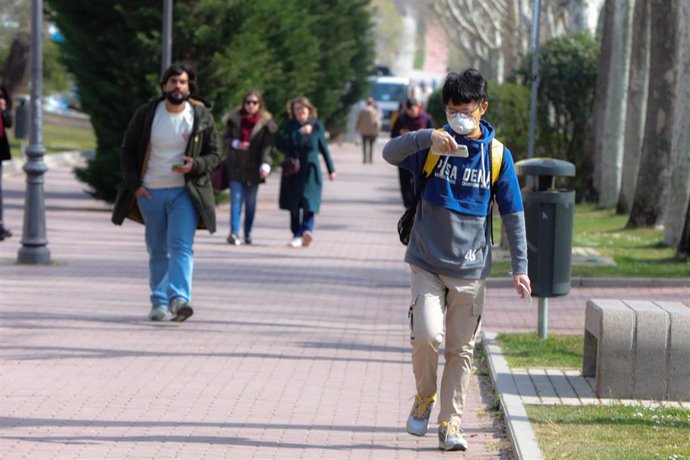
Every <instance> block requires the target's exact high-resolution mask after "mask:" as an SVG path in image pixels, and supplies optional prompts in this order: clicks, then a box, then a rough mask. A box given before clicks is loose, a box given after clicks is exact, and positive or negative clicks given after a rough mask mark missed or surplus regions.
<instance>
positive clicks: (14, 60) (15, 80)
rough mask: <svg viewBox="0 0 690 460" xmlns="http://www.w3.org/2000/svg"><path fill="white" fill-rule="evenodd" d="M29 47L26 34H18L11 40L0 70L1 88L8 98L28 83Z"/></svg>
mask: <svg viewBox="0 0 690 460" xmlns="http://www.w3.org/2000/svg"><path fill="white" fill-rule="evenodd" d="M29 45H30V36H29V34H28V33H27V32H19V33H17V35H16V36H15V37H14V40H12V44H11V45H10V52H9V54H8V56H7V60H6V61H5V66H4V67H3V69H2V77H3V78H2V86H4V87H5V89H6V90H7V92H8V93H9V94H10V96H13V95H14V94H15V93H17V92H19V91H21V90H23V89H24V87H25V86H26V84H27V82H28V81H29V51H30V50H29Z"/></svg>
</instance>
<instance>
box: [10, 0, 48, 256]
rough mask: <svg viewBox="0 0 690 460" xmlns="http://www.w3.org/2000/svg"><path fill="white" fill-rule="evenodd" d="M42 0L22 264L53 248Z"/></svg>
mask: <svg viewBox="0 0 690 460" xmlns="http://www.w3.org/2000/svg"><path fill="white" fill-rule="evenodd" d="M42 71H43V0H32V1H31V101H30V102H31V132H30V136H29V147H28V148H27V149H26V156H27V160H26V163H25V164H24V167H23V168H22V169H24V172H25V173H26V193H25V196H24V228H23V233H22V241H21V244H22V247H21V248H20V249H19V252H18V257H17V262H19V263H20V264H36V265H38V264H49V263H50V251H49V250H48V240H47V239H46V214H45V204H44V196H43V183H44V173H45V172H46V171H47V170H48V167H47V166H46V164H45V162H44V161H43V155H44V154H45V148H44V147H43V144H42V132H41V130H42V127H43V124H42V120H41V94H42V92H43V74H42Z"/></svg>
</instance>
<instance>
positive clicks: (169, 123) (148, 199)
mask: <svg viewBox="0 0 690 460" xmlns="http://www.w3.org/2000/svg"><path fill="white" fill-rule="evenodd" d="M160 87H161V90H162V92H163V95H162V96H161V97H156V98H154V99H151V100H150V101H148V102H146V103H145V104H144V105H142V106H141V107H139V109H137V111H136V112H135V113H134V116H133V117H132V120H131V121H130V122H129V126H128V127H127V132H126V133H125V137H124V140H123V142H122V176H123V181H124V184H123V185H124V187H123V188H122V190H121V192H120V194H119V196H118V199H117V201H116V203H115V209H114V210H113V223H115V224H117V225H120V224H122V222H123V221H124V219H125V217H131V215H130V214H128V212H129V211H130V210H131V208H130V204H131V203H132V197H135V198H136V205H137V206H138V211H139V212H140V214H141V217H142V218H143V223H144V224H145V226H146V231H145V238H146V249H147V251H148V254H149V286H150V288H151V305H152V306H151V312H150V313H149V319H151V320H152V321H166V320H170V319H172V320H173V321H184V320H186V319H187V318H189V317H190V316H192V314H193V313H194V310H193V309H192V306H191V304H190V302H191V300H192V271H193V268H194V259H193V251H192V245H193V243H194V233H195V231H196V229H197V228H205V229H207V230H208V231H209V232H210V233H213V232H215V230H216V214H215V200H214V193H213V188H212V186H211V181H210V179H209V173H210V172H211V171H212V170H213V169H214V168H215V167H216V166H217V165H218V164H219V163H220V161H221V155H220V151H219V148H218V136H217V134H216V129H215V122H214V120H213V116H212V115H211V112H209V110H208V109H207V107H205V105H204V104H203V103H202V102H200V101H199V100H196V99H192V98H191V96H192V95H193V94H194V93H195V91H196V80H195V73H194V71H193V70H192V68H191V67H190V66H189V65H187V64H180V63H175V64H172V65H171V66H170V67H168V68H167V69H166V70H165V72H163V76H162V78H161V81H160ZM135 210H136V208H135Z"/></svg>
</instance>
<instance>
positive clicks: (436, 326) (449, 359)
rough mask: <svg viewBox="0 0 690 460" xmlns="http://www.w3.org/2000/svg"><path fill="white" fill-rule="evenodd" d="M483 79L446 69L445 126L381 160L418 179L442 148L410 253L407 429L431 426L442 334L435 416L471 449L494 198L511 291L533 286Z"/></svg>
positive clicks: (451, 444) (397, 142)
mask: <svg viewBox="0 0 690 460" xmlns="http://www.w3.org/2000/svg"><path fill="white" fill-rule="evenodd" d="M487 86H488V84H487V81H486V79H485V78H484V76H483V75H482V74H481V73H479V72H478V71H477V70H474V69H470V70H467V71H465V72H464V73H462V74H458V73H455V72H451V73H449V74H448V76H447V77H446V81H445V83H444V85H443V90H442V97H443V103H444V104H445V106H446V118H447V121H448V123H447V124H446V125H445V126H444V127H443V128H442V129H439V130H433V129H421V130H418V131H414V132H410V133H407V134H403V135H402V136H400V137H397V138H395V139H391V140H390V141H389V142H388V143H387V144H386V146H385V147H384V149H383V157H384V159H385V160H386V161H388V162H389V163H391V164H393V165H396V166H398V167H401V168H405V169H407V170H409V171H410V172H411V173H412V174H413V175H414V176H415V183H417V184H419V183H420V180H421V177H422V168H423V166H424V163H425V161H426V158H427V155H428V153H429V150H430V148H431V150H433V151H434V152H435V153H437V154H439V155H440V159H439V161H438V162H437V164H436V168H435V170H434V171H433V173H432V174H431V175H430V176H429V177H428V178H427V180H426V183H425V186H424V190H423V193H422V196H421V199H420V201H419V204H418V208H417V213H416V216H415V222H414V226H413V228H412V233H411V236H410V241H409V244H408V246H407V252H406V254H405V262H407V263H408V264H409V265H410V270H411V288H412V303H411V306H410V308H409V313H408V316H409V318H410V333H411V335H410V340H411V343H412V368H413V371H414V376H415V382H416V387H417V395H416V397H415V401H414V404H413V406H412V411H411V412H410V415H409V417H408V419H407V426H406V429H407V432H408V433H410V434H413V435H416V436H424V435H425V434H426V432H427V431H428V427H429V418H430V416H431V411H432V409H433V407H434V405H435V403H436V400H437V399H438V397H437V367H438V352H439V348H440V345H441V342H442V341H443V338H444V336H445V341H446V343H445V359H446V364H445V367H444V369H443V377H442V379H441V388H440V390H441V391H440V406H441V407H440V409H441V410H440V413H439V416H438V422H439V428H438V438H439V448H440V449H442V450H465V449H467V441H466V440H465V438H464V436H463V432H462V428H461V420H462V415H463V409H464V404H465V397H466V395H467V389H468V386H469V380H470V376H471V373H472V359H473V353H474V344H475V340H476V337H477V335H478V333H479V329H480V326H481V318H482V310H483V307H484V292H485V284H486V277H487V276H488V275H489V273H490V272H491V243H490V242H491V225H490V219H491V212H490V211H491V206H490V204H491V202H492V200H493V199H495V200H496V202H497V204H498V208H499V211H500V214H501V219H502V222H503V226H504V228H505V229H506V234H507V236H508V244H509V248H510V255H511V265H512V273H513V282H514V286H515V290H516V291H517V293H518V295H520V296H521V297H525V296H529V294H530V292H531V286H530V280H529V277H528V276H527V241H526V237H525V222H524V210H523V205H522V198H521V195H520V187H519V184H518V181H517V177H516V175H515V169H514V165H513V158H512V156H511V154H510V151H508V149H504V153H503V161H502V163H501V166H500V172H499V175H498V178H497V180H496V182H495V183H493V184H492V180H491V167H492V161H491V148H492V141H493V139H494V134H495V132H494V128H493V127H492V126H491V124H490V123H488V122H487V121H486V120H483V119H482V116H483V115H484V114H485V113H486V111H487V109H488V107H489V103H488V99H489V96H488V90H487Z"/></svg>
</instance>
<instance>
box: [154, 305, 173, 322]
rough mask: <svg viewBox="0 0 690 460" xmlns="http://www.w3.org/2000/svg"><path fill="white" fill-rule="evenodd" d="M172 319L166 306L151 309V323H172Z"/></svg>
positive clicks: (155, 306)
mask: <svg viewBox="0 0 690 460" xmlns="http://www.w3.org/2000/svg"><path fill="white" fill-rule="evenodd" d="M170 318H172V315H171V314H170V310H168V307H167V306H166V305H154V306H153V307H151V312H150V313H149V319H150V320H151V321H170Z"/></svg>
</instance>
